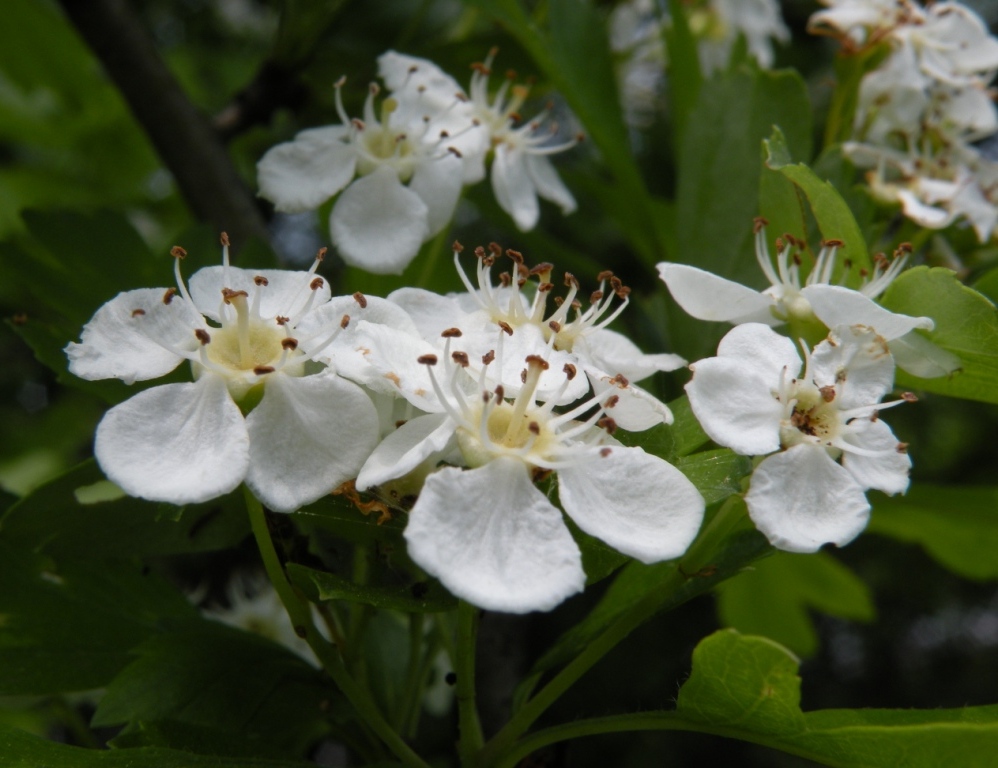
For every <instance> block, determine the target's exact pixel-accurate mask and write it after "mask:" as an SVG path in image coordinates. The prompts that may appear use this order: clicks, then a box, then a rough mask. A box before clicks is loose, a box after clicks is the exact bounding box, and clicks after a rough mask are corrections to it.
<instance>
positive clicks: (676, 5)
mask: <svg viewBox="0 0 998 768" xmlns="http://www.w3.org/2000/svg"><path fill="white" fill-rule="evenodd" d="M662 36H663V38H664V40H665V50H666V51H667V52H668V56H669V64H668V71H669V88H668V97H669V113H670V114H671V116H672V123H673V131H674V132H675V142H676V147H677V149H678V147H681V146H682V144H683V135H684V134H685V133H686V127H687V124H688V123H689V117H690V113H691V112H692V111H693V107H694V106H695V105H696V101H697V96H698V95H699V93H700V86H701V85H702V84H703V73H702V72H701V71H700V55H699V52H698V51H697V41H696V38H695V37H694V36H693V32H692V31H691V30H690V25H689V20H688V19H687V18H686V12H685V10H684V9H683V4H682V3H681V2H680V0H669V23H668V24H666V25H664V26H663V29H662Z"/></svg>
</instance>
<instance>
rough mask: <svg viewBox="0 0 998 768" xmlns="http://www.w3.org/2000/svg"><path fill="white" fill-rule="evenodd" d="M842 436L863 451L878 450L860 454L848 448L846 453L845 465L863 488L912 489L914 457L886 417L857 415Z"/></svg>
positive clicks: (894, 491) (890, 490)
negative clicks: (873, 453)
mask: <svg viewBox="0 0 998 768" xmlns="http://www.w3.org/2000/svg"><path fill="white" fill-rule="evenodd" d="M842 439H843V440H844V441H845V442H846V443H848V444H850V445H855V446H857V447H858V448H860V449H862V450H863V451H877V452H878V454H877V455H876V456H860V455H859V454H858V453H851V452H850V451H849V450H846V452H845V453H844V454H843V455H842V466H843V467H845V468H846V469H847V470H848V471H849V474H851V475H852V476H853V479H854V480H855V481H856V482H857V483H858V484H859V485H860V487H861V488H876V489H877V490H878V491H883V492H884V493H889V494H891V495H893V494H895V493H904V492H905V491H906V490H908V473H909V472H910V471H911V457H910V456H909V455H908V454H907V452H905V450H904V447H903V446H902V445H901V443H899V442H898V439H897V438H896V437H894V433H893V432H891V428H890V427H889V426H887V424H885V423H884V422H883V420H881V419H877V420H876V421H871V420H870V419H855V420H853V421H852V422H850V423H849V425H848V426H847V427H846V428H845V429H844V430H843V432H842ZM899 449H900V450H899Z"/></svg>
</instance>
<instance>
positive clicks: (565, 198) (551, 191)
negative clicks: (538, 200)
mask: <svg viewBox="0 0 998 768" xmlns="http://www.w3.org/2000/svg"><path fill="white" fill-rule="evenodd" d="M527 173H529V174H530V179H531V181H533V183H534V187H535V188H536V189H537V194H538V195H540V196H541V197H543V198H544V199H545V200H550V201H551V202H552V203H554V204H555V205H557V206H558V207H559V208H561V212H562V213H563V214H565V215H566V216H567V215H568V214H570V213H572V212H573V211H574V210H575V209H576V208H578V205H577V204H576V202H575V198H574V197H572V193H571V192H569V191H568V187H566V186H565V183H564V182H563V181H562V180H561V177H560V176H558V172H557V171H556V170H555V169H554V166H553V165H552V164H551V161H550V160H548V158H547V157H546V156H544V155H529V154H528V155H527Z"/></svg>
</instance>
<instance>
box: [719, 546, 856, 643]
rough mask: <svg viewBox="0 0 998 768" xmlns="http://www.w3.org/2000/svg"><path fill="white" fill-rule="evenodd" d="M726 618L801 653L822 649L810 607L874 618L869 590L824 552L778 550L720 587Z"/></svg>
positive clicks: (847, 616) (723, 619) (730, 623)
mask: <svg viewBox="0 0 998 768" xmlns="http://www.w3.org/2000/svg"><path fill="white" fill-rule="evenodd" d="M717 596H718V613H719V615H720V617H721V622H722V623H723V624H726V625H727V626H730V627H734V628H735V629H737V630H738V631H740V632H744V633H746V634H753V635H764V636H765V637H768V638H770V639H771V640H776V641H777V642H778V643H781V644H783V645H785V646H787V647H788V648H790V649H791V650H792V651H794V652H795V653H797V654H798V655H801V656H811V655H813V654H814V653H815V652H816V651H817V650H818V634H817V631H816V630H815V628H814V624H813V622H812V621H811V617H810V614H809V610H817V611H821V612H822V613H827V614H829V615H830V616H838V617H841V618H845V619H852V620H854V621H872V620H873V618H874V606H873V601H872V599H871V596H870V590H869V588H868V587H867V586H866V584H865V583H864V582H863V581H862V580H860V579H859V577H857V576H856V575H855V574H854V573H853V572H852V571H850V570H849V569H848V568H846V567H845V566H844V565H842V564H841V563H839V562H838V561H837V560H836V559H835V558H833V557H832V556H831V555H829V554H827V553H825V552H816V553H814V554H810V555H799V554H790V553H787V552H777V553H775V554H774V555H773V557H769V558H766V559H765V560H761V561H759V562H758V563H756V564H755V565H753V566H752V567H751V568H747V569H745V571H744V572H743V573H741V574H739V575H738V576H737V577H736V578H733V579H729V580H728V581H726V582H724V583H723V584H721V585H720V586H719V587H718V590H717Z"/></svg>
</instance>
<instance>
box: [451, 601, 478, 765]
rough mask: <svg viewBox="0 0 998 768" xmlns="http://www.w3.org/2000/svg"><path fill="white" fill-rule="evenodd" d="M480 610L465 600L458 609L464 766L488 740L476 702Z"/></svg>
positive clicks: (457, 669) (459, 710)
mask: <svg viewBox="0 0 998 768" xmlns="http://www.w3.org/2000/svg"><path fill="white" fill-rule="evenodd" d="M478 613H479V612H478V609H477V608H475V606H473V605H469V604H468V603H466V602H464V601H463V600H462V601H461V602H460V603H458V606H457V649H456V651H457V658H456V659H455V662H456V663H455V670H454V671H455V673H456V674H457V683H456V691H455V693H456V695H457V713H458V714H457V720H458V731H459V734H460V740H459V741H458V753H459V755H460V757H461V764H462V765H470V764H471V762H472V760H473V759H474V758H475V756H476V755H477V753H478V751H479V750H480V749H481V748H482V744H483V743H484V742H485V738H484V736H483V735H482V724H481V722H480V721H479V719H478V707H477V701H476V699H475V639H476V635H477V633H478Z"/></svg>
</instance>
